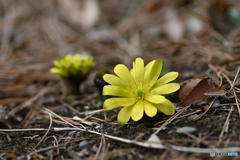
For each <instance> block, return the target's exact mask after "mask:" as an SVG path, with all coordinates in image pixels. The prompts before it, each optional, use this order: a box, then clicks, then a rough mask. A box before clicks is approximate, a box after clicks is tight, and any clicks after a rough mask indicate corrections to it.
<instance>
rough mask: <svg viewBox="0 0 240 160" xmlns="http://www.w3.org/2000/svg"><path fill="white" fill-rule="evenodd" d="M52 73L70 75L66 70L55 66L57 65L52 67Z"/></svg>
mask: <svg viewBox="0 0 240 160" xmlns="http://www.w3.org/2000/svg"><path fill="white" fill-rule="evenodd" d="M50 73H53V74H58V75H60V76H63V77H67V76H68V74H67V73H66V72H64V71H63V70H61V69H59V68H55V67H54V68H51V69H50Z"/></svg>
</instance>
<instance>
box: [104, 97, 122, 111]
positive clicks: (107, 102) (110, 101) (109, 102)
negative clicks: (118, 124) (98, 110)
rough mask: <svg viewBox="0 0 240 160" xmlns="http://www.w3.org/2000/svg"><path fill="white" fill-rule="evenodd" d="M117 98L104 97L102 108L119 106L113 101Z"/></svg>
mask: <svg viewBox="0 0 240 160" xmlns="http://www.w3.org/2000/svg"><path fill="white" fill-rule="evenodd" d="M116 99H117V98H109V99H106V100H105V101H104V103H103V108H105V109H114V108H119V107H121V106H119V105H117V104H116V103H115V101H116Z"/></svg>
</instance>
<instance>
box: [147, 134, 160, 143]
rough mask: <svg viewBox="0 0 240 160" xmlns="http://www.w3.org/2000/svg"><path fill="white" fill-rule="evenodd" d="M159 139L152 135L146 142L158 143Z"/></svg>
mask: <svg viewBox="0 0 240 160" xmlns="http://www.w3.org/2000/svg"><path fill="white" fill-rule="evenodd" d="M159 141H160V139H159V138H158V136H157V135H156V134H152V135H151V136H150V138H149V139H148V142H159Z"/></svg>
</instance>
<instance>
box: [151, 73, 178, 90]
mask: <svg viewBox="0 0 240 160" xmlns="http://www.w3.org/2000/svg"><path fill="white" fill-rule="evenodd" d="M177 77H178V72H169V73H167V74H165V75H164V76H162V77H161V78H159V79H158V80H157V82H156V83H155V84H154V85H153V87H152V88H157V87H159V86H162V85H164V84H167V83H169V82H171V81H173V80H174V79H176V78H177Z"/></svg>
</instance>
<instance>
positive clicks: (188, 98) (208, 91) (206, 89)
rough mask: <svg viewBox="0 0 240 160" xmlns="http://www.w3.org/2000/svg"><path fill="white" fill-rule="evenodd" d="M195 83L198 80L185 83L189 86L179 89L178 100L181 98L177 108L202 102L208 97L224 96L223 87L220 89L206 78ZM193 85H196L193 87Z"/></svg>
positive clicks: (211, 80)
mask: <svg viewBox="0 0 240 160" xmlns="http://www.w3.org/2000/svg"><path fill="white" fill-rule="evenodd" d="M197 81H199V80H196V79H195V80H192V81H188V82H186V84H187V83H189V84H187V85H185V87H182V88H181V90H180V91H179V98H180V97H181V98H180V100H181V102H180V103H179V104H178V106H182V107H184V106H188V105H193V104H196V103H198V102H201V101H204V100H206V99H208V98H210V97H213V96H220V95H225V94H226V91H225V89H224V87H220V86H219V85H217V84H216V83H215V82H214V81H213V79H212V78H210V77H206V78H204V79H202V80H201V81H199V82H198V83H197ZM194 84H196V85H195V86H194ZM191 88H192V89H191Z"/></svg>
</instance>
